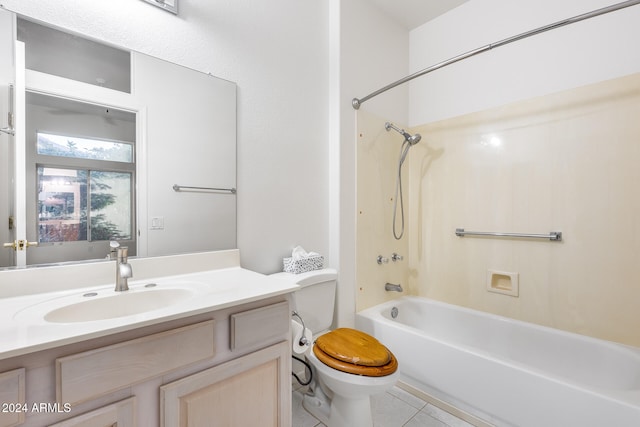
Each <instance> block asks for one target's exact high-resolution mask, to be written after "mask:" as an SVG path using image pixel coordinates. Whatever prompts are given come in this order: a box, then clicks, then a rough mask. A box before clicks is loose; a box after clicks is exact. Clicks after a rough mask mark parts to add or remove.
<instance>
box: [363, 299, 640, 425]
mask: <svg viewBox="0 0 640 427" xmlns="http://www.w3.org/2000/svg"><path fill="white" fill-rule="evenodd" d="M393 307H397V309H398V315H397V317H396V318H395V319H393V318H392V316H391V311H392V308H393ZM356 327H357V328H358V329H361V330H363V331H365V332H368V333H370V334H371V335H373V336H375V337H376V338H378V339H379V340H380V341H381V342H382V343H383V344H385V345H386V346H387V347H389V349H390V350H391V351H392V352H393V353H394V354H395V355H396V357H397V358H398V362H399V367H400V371H401V380H402V381H404V382H406V383H407V384H409V385H411V386H413V387H416V388H418V389H420V390H422V391H424V392H426V393H428V394H431V395H433V396H435V397H437V398H439V399H441V400H443V401H445V402H447V403H449V404H452V405H454V406H456V407H458V408H459V409H462V410H464V411H467V412H469V413H471V414H473V415H475V416H477V417H479V418H482V419H484V420H486V421H488V422H490V423H493V424H495V425H498V426H522V427H525V426H531V427H554V426H558V427H574V426H576V427H585V426H594V427H609V426H611V427H623V426H630V427H631V426H633V427H637V426H640V350H637V349H635V348H632V347H626V346H622V345H617V344H614V343H611V342H607V341H602V340H597V339H593V338H589V337H585V336H582V335H577V334H572V333H568V332H564V331H560V330H556V329H551V328H546V327H542V326H537V325H533V324H530V323H526V322H520V321H516V320H512V319H508V318H505V317H500V316H495V315H491V314H487V313H482V312H479V311H474V310H470V309H466V308H463V307H458V306H455V305H450V304H445V303H441V302H438V301H433V300H429V299H426V298H420V297H401V298H399V299H397V300H395V301H390V302H388V303H385V304H381V305H378V306H375V307H372V308H370V309H367V310H364V311H362V312H359V313H357V314H356Z"/></svg>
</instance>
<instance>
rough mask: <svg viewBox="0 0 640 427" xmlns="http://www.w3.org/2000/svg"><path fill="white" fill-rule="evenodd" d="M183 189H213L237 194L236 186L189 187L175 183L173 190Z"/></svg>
mask: <svg viewBox="0 0 640 427" xmlns="http://www.w3.org/2000/svg"><path fill="white" fill-rule="evenodd" d="M183 190H199V191H213V192H219V193H231V194H236V189H235V188H215V187H189V186H186V185H178V184H173V191H183Z"/></svg>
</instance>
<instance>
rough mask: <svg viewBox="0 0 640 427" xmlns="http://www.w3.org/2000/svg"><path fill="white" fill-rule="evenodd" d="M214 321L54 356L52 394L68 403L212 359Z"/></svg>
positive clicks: (91, 397) (88, 398) (81, 400)
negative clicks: (53, 385) (66, 354)
mask: <svg viewBox="0 0 640 427" xmlns="http://www.w3.org/2000/svg"><path fill="white" fill-rule="evenodd" d="M214 332H215V322H214V321H213V320H209V321H206V322H202V323H197V324H195V325H189V326H185V327H183V328H178V329H172V330H170V331H166V332H161V333H158V334H153V335H149V336H147V337H142V338H137V339H134V340H131V341H125V342H122V343H118V344H114V345H110V346H107V347H102V348H98V349H95V350H90V351H86V352H83V353H78V354H74V355H71V356H66V357H61V358H58V359H56V398H57V401H58V403H61V404H64V403H70V404H72V405H74V404H77V403H80V402H84V401H87V400H90V399H93V398H95V397H98V396H102V395H105V394H107V393H110V392H113V391H115V390H118V389H121V388H124V387H128V386H131V385H133V384H136V383H139V382H141V381H144V380H147V379H150V378H153V377H157V376H160V375H164V374H165V373H167V372H170V371H172V370H174V369H178V368H181V367H183V366H187V365H190V364H192V363H195V362H198V361H201V360H206V359H210V358H213V357H214V355H215V340H214Z"/></svg>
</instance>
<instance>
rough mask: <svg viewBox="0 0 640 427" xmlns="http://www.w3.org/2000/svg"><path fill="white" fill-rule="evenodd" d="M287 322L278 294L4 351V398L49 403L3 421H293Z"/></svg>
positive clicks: (2, 425) (57, 425)
mask: <svg viewBox="0 0 640 427" xmlns="http://www.w3.org/2000/svg"><path fill="white" fill-rule="evenodd" d="M289 325H290V322H289V303H288V300H287V299H286V296H277V297H271V298H267V299H263V300H261V301H255V302H252V303H247V304H242V305H238V306H235V307H229V308H226V309H222V310H218V311H214V312H210V313H203V314H198V315H195V316H190V317H187V318H183V319H177V320H172V321H168V322H164V323H159V324H153V325H149V326H146V327H142V328H138V329H133V330H129V331H122V332H118V333H113V334H111V335H108V336H104V337H100V338H94V339H88V340H84V341H79V342H75V343H73V344H69V345H65V346H62V347H58V348H54V349H49V350H43V351H40V352H35V353H31V354H27V355H24V356H19V357H15V358H12V359H5V360H1V361H0V398H2V399H3V400H4V399H7V400H9V399H13V400H15V401H16V402H20V401H21V400H20V399H22V401H24V402H26V405H27V406H26V407H25V408H27V409H29V408H30V407H31V405H34V404H36V405H41V406H40V407H41V408H44V410H43V411H30V410H27V411H23V412H16V413H13V414H2V415H1V416H0V427H9V426H14V425H15V426H23V427H43V426H50V427H71V426H73V427H94V426H95V427H105V426H107V427H111V426H117V427H123V426H124V427H130V426H140V427H146V426H153V427H156V426H166V427H177V426H194V427H200V426H202V427H210V426H218V425H219V426H232V425H237V426H244V425H247V426H248V425H261V426H274V427H275V426H278V427H280V426H281V427H290V426H291V381H290V378H289V377H290V372H291V356H290V338H289ZM3 381H4V382H3ZM6 393H10V394H7V395H6V396H5V394H6ZM21 393H22V394H21ZM36 408H38V406H36ZM7 415H11V417H8V416H7Z"/></svg>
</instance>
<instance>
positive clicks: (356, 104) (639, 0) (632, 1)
mask: <svg viewBox="0 0 640 427" xmlns="http://www.w3.org/2000/svg"><path fill="white" fill-rule="evenodd" d="M637 4H640V0H629V1H624V2H621V3H616V4H613V5H611V6H607V7H603V8H601V9H596V10H594V11H591V12H587V13H583V14H582V15H578V16H574V17H572V18H567V19H564V20H562V21H558V22H555V23H553V24H549V25H545V26H543V27H539V28H536V29H534V30H530V31H527V32H524V33H520V34H518V35H515V36H512V37H508V38H506V39H503V40H500V41H498V42H495V43H491V44H488V45H485V46H482V47H479V48H477V49H474V50H471V51H469V52H466V53H463V54H461V55H458V56H454V57H453V58H450V59H447V60H446V61H442V62H440V63H438V64H435V65H432V66H430V67H427V68H425V69H423V70H420V71H416V72H415V73H413V74H410V75H408V76H407V77H404V78H402V79H400V80H397V81H395V82H393V83H391V84H389V85H387V86H385V87H383V88H381V89H378V90H376V91H375V92H372V93H370V94H369V95H367V96H364V97H362V98H353V100H352V101H351V105H352V106H353V108H354V109H356V110H358V109H359V108H360V106H361V105H362V104H363V103H364V102H366V101H368V100H369V99H371V98H373V97H375V96H378V95H380V94H381V93H383V92H386V91H388V90H389V89H393V88H394V87H396V86H399V85H401V84H404V83H406V82H408V81H410V80H413V79H415V78H416V77H420V76H423V75H425V74H428V73H430V72H432V71H435V70H439V69H440V68H444V67H446V66H447V65H451V64H454V63H456V62H458V61H462V60H464V59H467V58H471V57H472V56H475V55H479V54H481V53H484V52H487V51H489V50H491V49H494V48H497V47H501V46H505V45H507V44H509V43H513V42H516V41H519V40H523V39H526V38H527V37H531V36H535V35H537V34H542V33H544V32H547V31H549V30H555V29H556V28H560V27H564V26H565V25H569V24H575V23H576V22H580V21H584V20H585V19H589V18H594V17H596V16H600V15H604V14H606V13H609V12H615V11H616V10H620V9H624V8H626V7H630V6H635V5H637Z"/></svg>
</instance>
